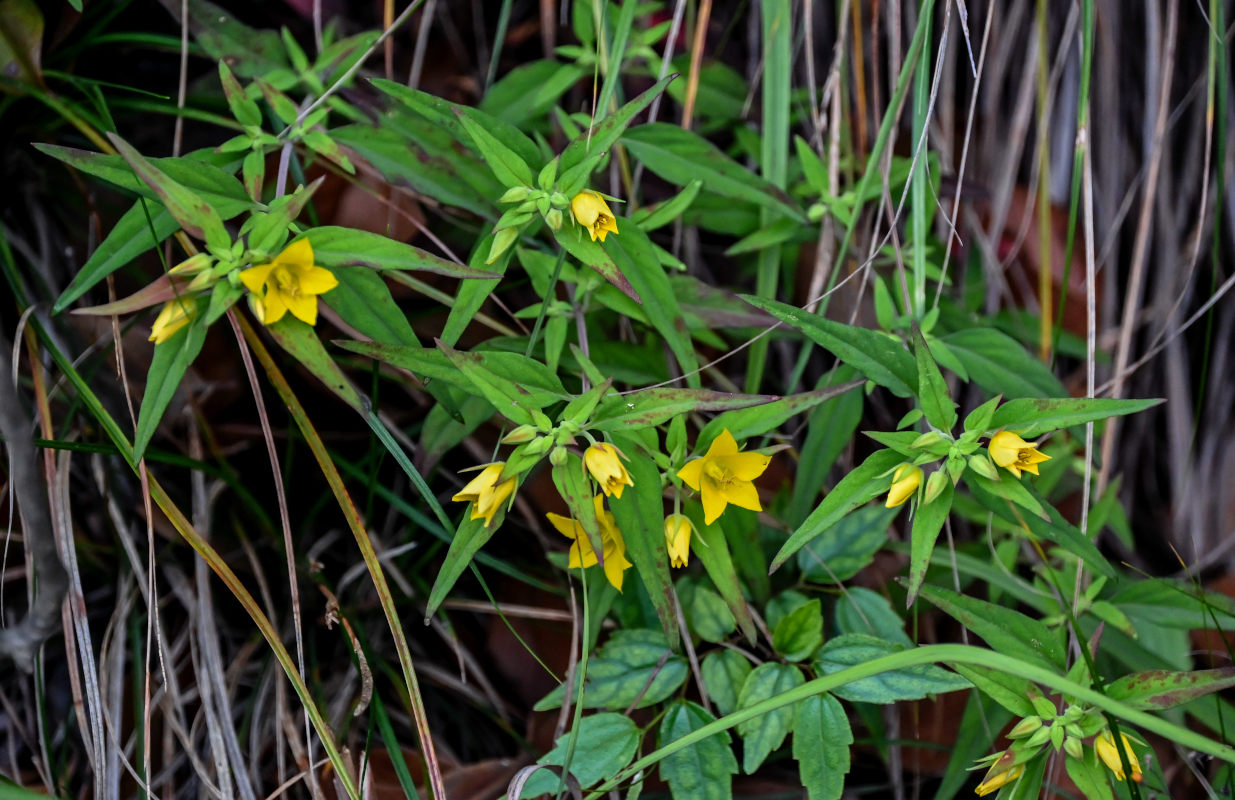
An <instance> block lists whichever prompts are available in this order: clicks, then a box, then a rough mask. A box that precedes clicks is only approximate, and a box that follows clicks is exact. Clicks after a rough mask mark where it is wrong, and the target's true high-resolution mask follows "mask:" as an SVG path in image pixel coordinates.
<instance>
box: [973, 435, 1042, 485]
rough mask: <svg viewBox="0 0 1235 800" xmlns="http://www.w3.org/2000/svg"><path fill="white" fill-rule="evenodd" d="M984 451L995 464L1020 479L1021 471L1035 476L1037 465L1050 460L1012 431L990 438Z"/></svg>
mask: <svg viewBox="0 0 1235 800" xmlns="http://www.w3.org/2000/svg"><path fill="white" fill-rule="evenodd" d="M986 449H987V450H989V451H990V454H991V459H992V460H993V461H994V462H995V463H996V464H998V465H999V466H1001V467H1003V468H1004V469H1006V470H1007V471H1008V472H1011V473H1012V474H1013V475H1015V476H1016V477H1018V478H1019V477H1021V470H1025V471H1026V472H1032V473H1033V474H1034V475H1037V474H1038V465H1039V464H1041V463H1042V462H1043V461H1050V460H1051V457H1050V456H1048V455H1043V454H1042V453H1039V452H1038V450H1037V449H1036V448H1035V447H1034V446H1033V445H1032V444H1030V443H1029V442H1027V441H1025V440H1024V439H1022V438H1021V437H1019V436H1017V435H1016V434H1015V433H1013V432H1012V431H1000V432H999V433H997V434H995V435H994V436H992V437H991V441H990V444H988V445H987V446H986Z"/></svg>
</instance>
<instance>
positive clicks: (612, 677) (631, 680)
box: [535, 628, 689, 711]
mask: <svg viewBox="0 0 1235 800" xmlns="http://www.w3.org/2000/svg"><path fill="white" fill-rule="evenodd" d="M688 672H689V668H688V667H687V665H686V659H684V658H682V657H681V656H679V655H675V654H674V653H673V652H672V651H671V650H670V649H669V642H668V640H667V639H665V636H664V634H662V633H661V632H660V631H653V630H646V629H642V628H635V629H625V630H617V631H614V632H613V633H612V634H611V635H610V636H609V639H608V641H606V642H605V644H604V645H603V646H602V647H601V648H600V652H599V653H598V654H597V655H596V656H595V657H593V658H592V659H591V660H590V661H589V662H588V668H587V681H586V682H585V683H584V687H583V706H584V708H607V709H610V710H614V711H624V710H625V709H626V708H627V707H628V706H630V704H631V703H634V702H635V700H636V699H638V701H639V704H638V705H637V706H636V708H647V707H648V706H652V705H656V704H657V703H659V702H661V701H662V700H664V699H665V698H667V697H668V696H669V695H671V694H673V693H674V692H675V691H677V688H678V687H679V686H681V685H682V683H683V682H684V681H685V680H686V676H687V674H688ZM563 693H564V687H562V686H559V687H557V688H556V689H554V690H553V691H552V692H550V693H549V694H548V695H546V696H545V697H544V698H543V699H541V700H540V702H538V703H537V704H536V706H535V710H536V711H547V710H549V709H553V708H558V707H559V706H561V704H562V695H563Z"/></svg>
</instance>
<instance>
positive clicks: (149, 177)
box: [107, 133, 231, 248]
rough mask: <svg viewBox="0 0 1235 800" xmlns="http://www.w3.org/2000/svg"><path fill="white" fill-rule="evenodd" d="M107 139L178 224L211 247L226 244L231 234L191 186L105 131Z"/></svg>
mask: <svg viewBox="0 0 1235 800" xmlns="http://www.w3.org/2000/svg"><path fill="white" fill-rule="evenodd" d="M107 136H108V139H109V140H110V141H111V143H112V146H114V147H115V148H116V149H117V150H118V151H119V152H120V155H121V156H122V157H123V158H124V160H125V161H126V162H128V165H129V166H130V167H132V168H133V172H135V173H137V177H138V178H140V179H141V180H142V181H144V182H145V183H146V185H147V186H149V187H150V189H151V190H152V191H153V192H154V193H155V195H156V196H157V197H158V198H159V202H161V203H162V204H163V207H164V208H166V209H167V213H169V214H171V215H172V216H173V217H175V219H176V221H177V222H179V223H180V227H182V228H184V230H185V231H186V232H187V233H188V234H189V235H191V236H193V237H195V238H197V239H201V240H203V241H205V242H206V243H207V244H209V245H211V246H213V247H220V248H221V247H227V246H229V245H230V244H231V237H230V236H228V234H227V230H226V229H225V228H224V227H223V220H222V219H221V218H220V216H219V212H217V211H215V210H214V208H213V207H212V206H211V205H210V204H209V203H207V202H206V201H205V200H204V199H202V198H201V197H199V196H198V195H197V194H196V193H195V192H194V191H193V190H191V189H189V188H186V187H184V186H181V185H180V184H179V183H177V182H176V181H174V180H172V179H171V178H170V177H169V176H168V175H166V174H165V173H163V172H162V171H161V170H159V169H158V168H157V167H155V166H154V164H152V163H150V161H148V160H147V159H146V157H145V156H143V155H142V154H141V153H139V152H137V150H136V148H134V147H133V146H132V145H130V144H129V143H128V142H126V141H125V140H124V139H121V138H120V137H119V136H117V135H116V134H114V133H108V135H107Z"/></svg>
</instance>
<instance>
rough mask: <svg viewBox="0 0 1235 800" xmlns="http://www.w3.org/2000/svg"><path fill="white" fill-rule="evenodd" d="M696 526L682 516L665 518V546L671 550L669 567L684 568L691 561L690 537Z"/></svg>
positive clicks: (674, 515)
mask: <svg viewBox="0 0 1235 800" xmlns="http://www.w3.org/2000/svg"><path fill="white" fill-rule="evenodd" d="M694 530H695V526H694V525H691V523H690V520H689V519H687V518H686V517H684V516H682V515H681V514H670V515H669V516H667V517H665V546H666V547H668V548H669V565H670V566H673V567H684V566H686V564H687V562H688V561H689V560H690V537H691V534H692V533H694Z"/></svg>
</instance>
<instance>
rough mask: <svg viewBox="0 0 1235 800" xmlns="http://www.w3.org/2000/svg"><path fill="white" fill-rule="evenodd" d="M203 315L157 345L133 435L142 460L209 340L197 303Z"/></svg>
mask: <svg viewBox="0 0 1235 800" xmlns="http://www.w3.org/2000/svg"><path fill="white" fill-rule="evenodd" d="M197 309H198V312H199V315H198V316H196V317H195V318H194V319H193V320H191V321H190V322H189V324H188V325H186V326H184V327H183V328H181V329H180V330H178V331H176V332H175V333H173V334H172V335H171V337H170V338H169V339H167V340H166V341H164V342H163V343H162V344H160V345H158V346H156V347H155V348H154V357H153V358H151V360H150V370H149V372H147V373H146V391H145V392H144V393H143V394H142V402H141V408H140V409H139V410H138V412H137V430H136V432H135V433H134V435H133V458H134V460H137V459H140V458H141V457H142V455H143V454H144V453H145V452H146V446H147V445H149V444H150V439H151V438H153V436H154V432H155V430H156V429H157V428H158V426H159V421H160V420H162V419H163V412H164V411H166V410H167V406H168V405H170V404H171V401H172V398H173V397H175V395H176V390H177V389H179V388H180V382H181V381H182V380H184V373H185V372H186V371H187V370H188V368H189V365H190V364H192V363H193V360H194V359H195V358H197V354H198V353H200V352H201V349H202V344H203V343H204V342H205V341H206V321H205V319H204V318H203V317H202V316H201V315H200V312H201V310H202V303H201V302H200V301H198V302H197Z"/></svg>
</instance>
